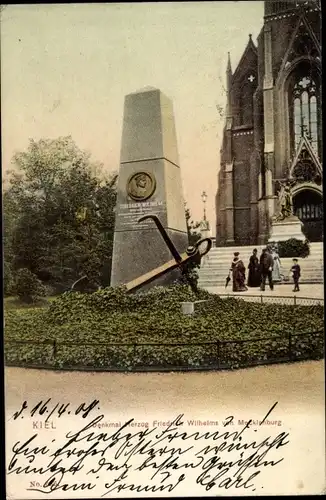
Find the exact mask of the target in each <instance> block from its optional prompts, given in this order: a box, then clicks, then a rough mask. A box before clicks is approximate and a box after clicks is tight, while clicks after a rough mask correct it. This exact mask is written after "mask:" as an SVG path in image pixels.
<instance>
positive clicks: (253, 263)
mask: <svg viewBox="0 0 326 500" xmlns="http://www.w3.org/2000/svg"><path fill="white" fill-rule="evenodd" d="M248 270H249V273H248V283H247V284H248V286H249V287H252V288H255V287H258V286H259V285H260V280H261V277H260V266H259V260H258V257H257V248H255V249H254V250H253V252H252V255H251V256H250V259H249V265H248Z"/></svg>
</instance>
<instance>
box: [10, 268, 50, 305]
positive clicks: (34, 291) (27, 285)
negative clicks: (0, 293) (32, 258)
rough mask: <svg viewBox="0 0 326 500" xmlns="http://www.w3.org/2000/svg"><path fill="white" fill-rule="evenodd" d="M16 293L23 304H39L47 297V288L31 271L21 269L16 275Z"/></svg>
mask: <svg viewBox="0 0 326 500" xmlns="http://www.w3.org/2000/svg"><path fill="white" fill-rule="evenodd" d="M14 293H15V295H17V296H18V297H19V299H20V300H21V301H22V302H25V303H26V304H30V303H32V302H37V301H38V300H39V299H40V298H41V297H43V296H44V295H45V287H44V286H43V284H42V282H41V281H40V280H39V279H37V277H36V276H35V274H33V273H31V272H30V270H29V269H19V270H18V272H17V274H16V280H15V285H14Z"/></svg>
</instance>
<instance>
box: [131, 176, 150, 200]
mask: <svg viewBox="0 0 326 500" xmlns="http://www.w3.org/2000/svg"><path fill="white" fill-rule="evenodd" d="M155 189H156V180H155V177H154V175H153V174H151V173H150V172H143V171H142V172H136V173H134V174H132V175H131V176H130V177H129V179H128V182H127V193H128V195H129V196H130V198H132V199H133V200H135V201H145V200H147V199H148V198H150V197H151V196H152V195H153V194H154V192H155Z"/></svg>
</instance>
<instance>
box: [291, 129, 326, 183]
mask: <svg viewBox="0 0 326 500" xmlns="http://www.w3.org/2000/svg"><path fill="white" fill-rule="evenodd" d="M290 177H291V178H293V179H295V180H296V181H297V182H315V183H316V184H321V178H322V166H321V164H320V162H319V159H318V157H317V155H316V154H315V152H314V150H313V148H312V146H311V144H310V142H309V140H308V138H307V136H306V135H304V136H303V137H302V138H301V141H300V144H299V146H298V149H297V153H296V155H295V157H294V158H293V160H292V162H291V166H290Z"/></svg>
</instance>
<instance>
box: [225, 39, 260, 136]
mask: <svg viewBox="0 0 326 500" xmlns="http://www.w3.org/2000/svg"><path fill="white" fill-rule="evenodd" d="M257 84H258V56H257V48H256V46H255V44H254V43H253V41H252V38H251V35H250V36H249V42H248V44H247V47H246V49H245V51H244V53H243V55H242V57H241V59H240V62H239V64H238V66H237V68H236V70H235V72H234V74H233V76H232V84H231V102H232V114H233V123H234V126H235V127H238V126H252V125H253V96H254V93H255V90H256V88H257Z"/></svg>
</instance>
